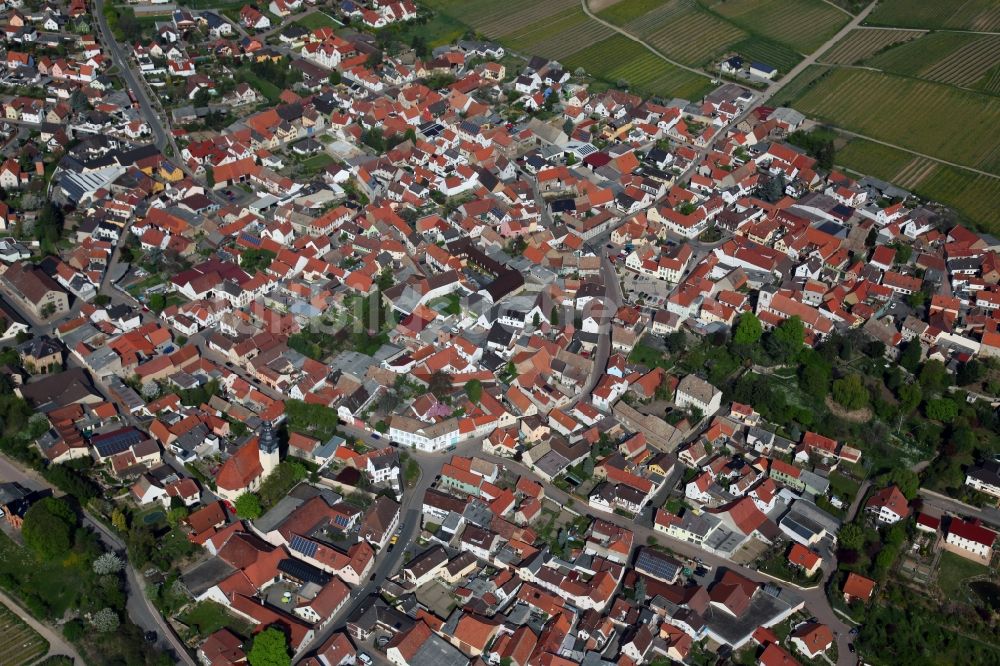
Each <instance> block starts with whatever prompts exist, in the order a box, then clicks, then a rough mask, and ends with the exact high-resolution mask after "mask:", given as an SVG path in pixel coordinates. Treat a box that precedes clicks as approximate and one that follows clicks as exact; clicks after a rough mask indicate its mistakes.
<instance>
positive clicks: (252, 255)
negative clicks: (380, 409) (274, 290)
mask: <svg viewBox="0 0 1000 666" xmlns="http://www.w3.org/2000/svg"><path fill="white" fill-rule="evenodd" d="M275 256H277V255H275V254H274V252H272V251H271V250H247V251H246V252H244V253H243V254H242V255H240V266H242V267H243V270H245V271H246V272H247V273H250V274H251V275H252V274H253V273H256V272H257V271H263V270H266V269H267V267H268V266H270V265H271V262H272V261H274V258H275Z"/></svg>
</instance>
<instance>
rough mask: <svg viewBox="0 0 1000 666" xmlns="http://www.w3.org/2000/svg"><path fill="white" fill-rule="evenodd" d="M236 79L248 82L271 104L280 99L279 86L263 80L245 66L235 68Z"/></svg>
mask: <svg viewBox="0 0 1000 666" xmlns="http://www.w3.org/2000/svg"><path fill="white" fill-rule="evenodd" d="M236 79H237V80H238V81H245V82H246V83H248V84H250V86H251V87H252V88H253V89H254V90H256V91H257V92H259V93H260V94H261V95H263V96H264V97H266V98H267V101H269V102H271V104H277V103H278V101H279V100H280V99H281V88H279V87H278V86H276V85H274V84H273V83H271V82H270V81H265V80H264V79H262V78H260V77H259V76H257V75H256V74H254V73H253V72H252V71H250V70H249V69H248V68H246V67H243V68H240V69H239V70H237V72H236Z"/></svg>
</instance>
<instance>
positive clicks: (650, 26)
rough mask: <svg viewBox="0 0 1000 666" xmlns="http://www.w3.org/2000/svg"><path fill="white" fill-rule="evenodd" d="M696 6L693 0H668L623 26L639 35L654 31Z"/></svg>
mask: <svg viewBox="0 0 1000 666" xmlns="http://www.w3.org/2000/svg"><path fill="white" fill-rule="evenodd" d="M696 8H697V6H696V5H695V3H694V0H670V1H669V2H666V3H664V4H663V5H662V6H661V7H658V8H657V9H654V10H653V11H651V12H649V13H647V14H645V15H643V16H641V17H639V18H637V19H634V20H632V21H629V22H628V23H626V24H625V28H626V29H627V30H628V31H629V32H634V33H636V34H639V35H644V34H647V33H649V32H655V31H656V30H658V29H660V28H661V27H663V26H664V25H665V24H668V23H669V22H670V21H672V20H674V19H676V18H677V17H678V16H680V15H681V14H684V13H686V12H689V11H691V10H693V9H696Z"/></svg>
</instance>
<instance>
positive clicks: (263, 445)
mask: <svg viewBox="0 0 1000 666" xmlns="http://www.w3.org/2000/svg"><path fill="white" fill-rule="evenodd" d="M257 448H258V449H259V451H260V453H259V455H260V466H261V467H262V468H264V474H263V476H264V477H266V476H267V475H268V474H270V473H271V472H273V471H274V468H276V467H277V466H278V462H280V459H279V453H278V438H277V437H276V436H275V435H274V429H273V427H272V426H271V422H270V421H268V420H265V421H264V423H263V424H261V427H260V433H259V434H258V436H257Z"/></svg>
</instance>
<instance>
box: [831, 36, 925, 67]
mask: <svg viewBox="0 0 1000 666" xmlns="http://www.w3.org/2000/svg"><path fill="white" fill-rule="evenodd" d="M923 34H924V33H923V32H922V31H920V30H889V29H886V30H880V29H878V28H858V29H856V30H851V31H850V32H849V33H847V35H845V36H844V38H843V39H841V40H840V41H839V42H837V44H836V45H835V46H833V47H831V48H830V50H828V51H827V52H826V53H824V54H823V55H822V56H820V60H821V61H823V62H828V63H831V64H834V65H853V64H854V63H857V62H861V61H862V60H865V59H867V58H870V57H872V56H874V55H876V54H877V53H880V52H881V51H883V50H885V49H887V48H889V47H890V46H893V45H894V44H900V43H902V42H906V41H909V40H911V39H916V38H917V37H920V36H921V35H923Z"/></svg>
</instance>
